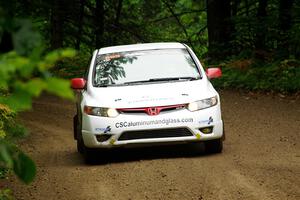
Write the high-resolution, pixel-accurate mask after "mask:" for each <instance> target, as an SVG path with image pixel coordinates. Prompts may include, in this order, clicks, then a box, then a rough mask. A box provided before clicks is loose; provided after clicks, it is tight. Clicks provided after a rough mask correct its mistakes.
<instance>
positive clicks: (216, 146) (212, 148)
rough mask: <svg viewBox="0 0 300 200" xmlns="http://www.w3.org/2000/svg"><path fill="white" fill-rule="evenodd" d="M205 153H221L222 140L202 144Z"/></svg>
mask: <svg viewBox="0 0 300 200" xmlns="http://www.w3.org/2000/svg"><path fill="white" fill-rule="evenodd" d="M204 144H205V151H206V153H209V154H211V153H221V152H222V150H223V139H222V138H219V139H214V140H208V141H205V142H204Z"/></svg>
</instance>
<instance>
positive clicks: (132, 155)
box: [81, 143, 209, 165]
mask: <svg viewBox="0 0 300 200" xmlns="http://www.w3.org/2000/svg"><path fill="white" fill-rule="evenodd" d="M198 156H209V155H208V154H206V153H205V151H204V145H203V144H200V143H199V144H180V145H168V146H154V147H139V148H118V149H110V150H101V151H97V152H95V153H94V155H93V161H92V162H91V163H89V164H91V165H103V164H109V163H121V162H134V161H139V160H153V159H162V158H163V159H173V158H188V157H198ZM81 160H82V162H83V163H84V159H83V156H81Z"/></svg>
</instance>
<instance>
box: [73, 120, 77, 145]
mask: <svg viewBox="0 0 300 200" xmlns="http://www.w3.org/2000/svg"><path fill="white" fill-rule="evenodd" d="M77 132H78V115H75V116H74V117H73V137H74V140H77Z"/></svg>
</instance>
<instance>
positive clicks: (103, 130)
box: [95, 126, 111, 133]
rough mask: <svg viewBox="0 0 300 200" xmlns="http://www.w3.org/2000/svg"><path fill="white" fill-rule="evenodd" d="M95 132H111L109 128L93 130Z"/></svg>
mask: <svg viewBox="0 0 300 200" xmlns="http://www.w3.org/2000/svg"><path fill="white" fill-rule="evenodd" d="M95 131H98V132H103V133H109V132H110V131H111V127H110V126H107V127H106V128H95Z"/></svg>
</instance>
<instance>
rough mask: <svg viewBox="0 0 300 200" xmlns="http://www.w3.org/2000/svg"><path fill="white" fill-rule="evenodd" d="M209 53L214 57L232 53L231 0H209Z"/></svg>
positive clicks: (222, 56) (219, 57) (218, 57)
mask: <svg viewBox="0 0 300 200" xmlns="http://www.w3.org/2000/svg"><path fill="white" fill-rule="evenodd" d="M206 2H207V28H208V53H209V55H210V57H212V58H214V59H221V58H224V56H226V55H230V51H231V50H230V41H231V19H230V16H231V7H230V0H222V1H219V0H207V1H206Z"/></svg>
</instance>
